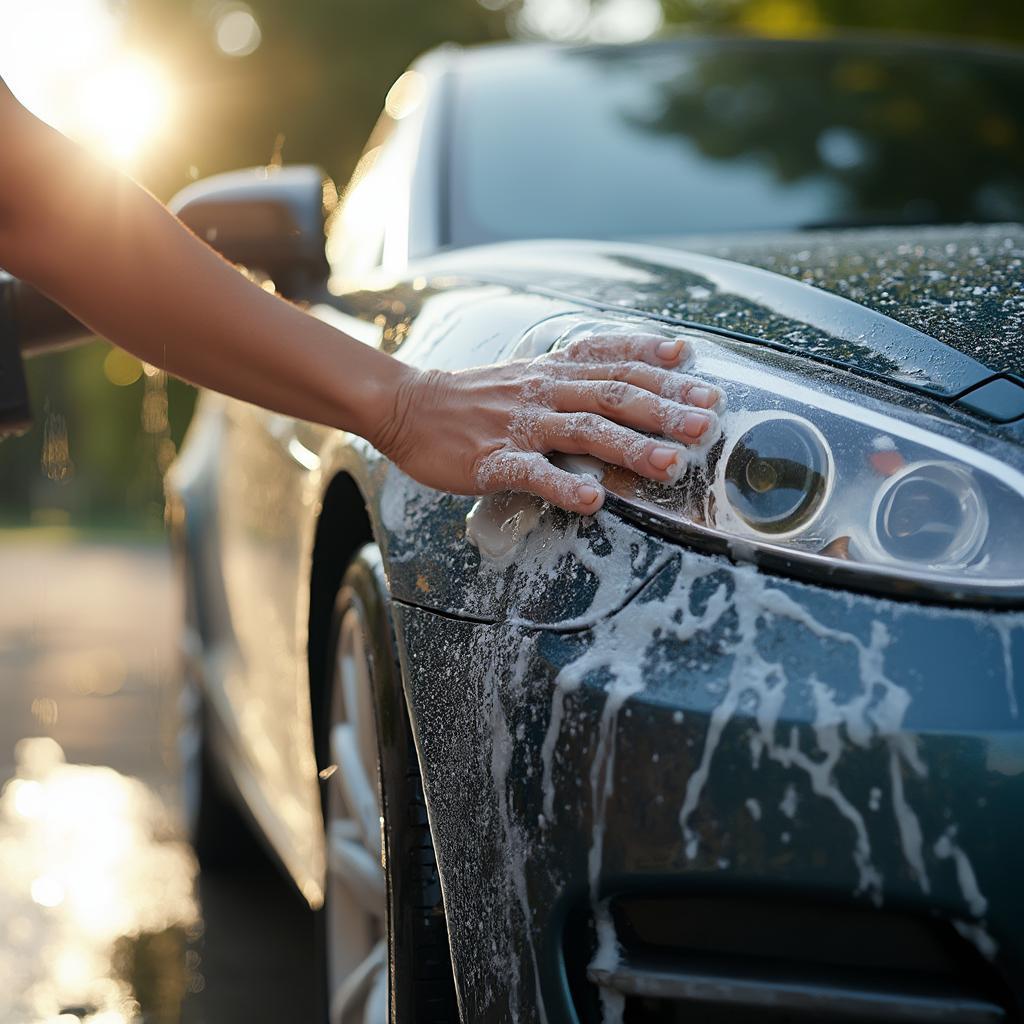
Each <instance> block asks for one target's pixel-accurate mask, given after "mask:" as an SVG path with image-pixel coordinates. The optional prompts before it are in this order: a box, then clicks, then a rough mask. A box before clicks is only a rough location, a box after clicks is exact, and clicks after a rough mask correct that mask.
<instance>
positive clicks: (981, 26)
mask: <svg viewBox="0 0 1024 1024" xmlns="http://www.w3.org/2000/svg"><path fill="white" fill-rule="evenodd" d="M661 4H662V9H663V11H664V14H665V20H666V22H668V23H669V24H685V25H688V26H692V27H699V28H740V29H746V30H748V31H752V32H757V33H760V34H765V35H779V36H794V35H816V34H819V33H821V32H826V31H828V30H829V29H831V28H862V29H880V30H884V31H893V32H913V33H925V34H937V35H952V36H958V37H961V38H971V39H982V40H987V41H989V42H996V43H1012V42H1021V41H1024V18H1022V17H1021V5H1020V0H986V3H984V4H977V3H965V2H964V0H898V2H895V3H894V2H891V0H661Z"/></svg>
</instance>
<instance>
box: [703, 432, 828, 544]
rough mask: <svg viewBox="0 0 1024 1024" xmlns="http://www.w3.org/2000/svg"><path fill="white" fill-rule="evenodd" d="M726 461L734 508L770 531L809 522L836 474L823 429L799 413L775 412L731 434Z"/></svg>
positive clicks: (729, 496)
mask: <svg viewBox="0 0 1024 1024" xmlns="http://www.w3.org/2000/svg"><path fill="white" fill-rule="evenodd" d="M720 461H721V462H722V463H723V464H724V467H725V468H724V469H723V471H722V480H723V484H724V492H725V497H726V500H727V502H728V508H729V509H730V510H731V511H732V512H733V513H735V514H736V515H737V516H739V518H740V519H741V520H742V521H743V522H744V523H746V524H747V525H748V526H749V527H750V528H751V529H753V530H757V531H759V532H761V533H766V534H775V535H783V534H789V533H792V532H793V531H796V530H800V529H802V528H803V527H805V526H807V524H808V523H810V522H811V520H812V519H813V518H814V516H815V514H816V513H817V512H818V510H819V509H820V508H821V506H822V504H823V502H824V499H825V495H826V494H827V492H828V489H829V484H830V483H831V480H832V475H833V474H832V467H831V453H830V452H829V449H828V446H827V444H826V443H825V440H824V438H822V436H821V435H820V434H819V433H818V431H817V430H816V429H815V428H814V427H813V426H811V424H810V423H808V422H807V421H806V420H801V419H799V418H797V417H796V416H788V415H779V414H772V413H769V414H768V415H767V416H765V417H764V418H762V419H760V420H759V422H755V423H753V424H751V425H750V426H747V427H746V429H744V430H743V433H742V434H740V435H739V437H737V438H735V439H733V438H726V441H725V449H724V451H723V452H722V455H721V458H720ZM722 518H723V519H725V518H726V517H725V516H724V515H723V516H722Z"/></svg>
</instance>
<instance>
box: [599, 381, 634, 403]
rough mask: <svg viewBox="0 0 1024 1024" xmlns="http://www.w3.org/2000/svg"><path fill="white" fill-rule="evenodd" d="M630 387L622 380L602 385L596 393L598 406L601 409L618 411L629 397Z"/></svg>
mask: <svg viewBox="0 0 1024 1024" xmlns="http://www.w3.org/2000/svg"><path fill="white" fill-rule="evenodd" d="M629 392H630V385H629V383H628V382H626V381H624V380H612V381H608V382H607V383H606V384H604V385H603V386H602V387H601V388H600V389H599V390H598V393H597V400H598V404H599V405H600V406H601V408H602V409H608V410H610V411H614V410H615V409H619V408H621V407H622V405H623V404H624V403H625V401H626V399H627V398H628V397H629Z"/></svg>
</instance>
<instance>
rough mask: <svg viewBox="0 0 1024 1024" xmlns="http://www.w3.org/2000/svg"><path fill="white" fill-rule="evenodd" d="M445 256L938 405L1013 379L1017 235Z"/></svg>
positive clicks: (1018, 320) (1022, 348)
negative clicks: (839, 369) (778, 351)
mask: <svg viewBox="0 0 1024 1024" xmlns="http://www.w3.org/2000/svg"><path fill="white" fill-rule="evenodd" d="M470 254H471V255H470ZM447 259H448V261H450V262H452V263H453V264H457V265H461V266H460V269H466V270H468V268H469V267H472V268H473V270H472V273H473V276H474V277H476V278H477V279H486V280H492V281H503V282H507V283H510V284H515V285H516V286H518V287H524V286H525V287H530V288H532V289H534V290H541V291H546V292H549V293H553V294H559V295H564V296H571V297H573V298H575V299H577V300H580V301H583V302H587V303H590V304H595V305H601V306H605V307H609V306H610V307H617V308H620V309H622V310H624V311H632V312H637V313H641V314H644V315H647V316H654V317H659V318H664V319H670V320H675V321H681V322H686V323H691V324H695V325H701V326H705V327H710V328H712V329H714V330H718V331H721V332H724V333H730V334H734V335H738V336H745V337H749V338H752V339H756V340H758V341H761V342H767V343H769V344H772V345H774V346H776V347H780V348H785V349H789V350H793V351H799V352H804V353H806V354H808V355H811V356H814V357H816V358H819V359H823V360H826V361H829V362H835V363H840V364H843V365H846V366H849V367H851V368H853V369H857V370H860V371H862V372H867V373H870V374H872V375H876V376H880V377H885V378H888V379H895V380H898V381H900V382H902V383H905V384H909V385H911V386H914V387H917V388H919V389H921V390H924V391H928V392H931V393H934V394H937V395H941V396H945V397H948V396H952V395H957V394H960V393H962V392H963V391H966V390H967V389H968V388H971V387H973V386H975V385H977V384H978V383H980V382H981V381H983V380H986V379H988V378H990V377H992V376H993V375H995V374H999V373H1004V374H1015V375H1020V376H1022V377H1024V270H1022V268H1024V227H1022V226H1020V225H996V226H985V227H977V226H966V227H957V228H914V229H906V228H904V229H884V230H883V229H872V230H843V231H835V232H828V233H825V232H820V231H815V232H802V233H790V234H784V235H773V236H764V235H759V236H756V237H751V236H747V237H746V238H704V239H699V238H689V239H681V240H678V241H673V242H671V243H666V241H665V240H659V241H658V243H657V244H636V243H613V242H579V241H569V242H564V241H531V242H515V243H505V244H500V245H494V246H488V247H486V248H480V249H476V250H464V251H463V252H462V253H451V254H450V255H449V257H448V258H447ZM453 269H454V266H453Z"/></svg>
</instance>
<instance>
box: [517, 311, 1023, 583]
mask: <svg viewBox="0 0 1024 1024" xmlns="http://www.w3.org/2000/svg"><path fill="white" fill-rule="evenodd" d="M558 321H562V322H561V323H559V322H558ZM624 329H625V330H632V329H635V330H641V329H642V330H643V331H644V332H645V333H650V332H651V331H652V330H654V331H655V332H659V333H661V332H664V333H667V334H668V335H669V336H671V337H683V338H685V340H686V341H687V343H688V344H689V346H690V348H691V350H692V352H693V356H694V358H693V361H692V362H691V363H690V364H689V365H688V366H687V367H686V370H685V372H686V373H688V374H691V375H693V376H696V377H699V378H701V379H702V380H704V381H707V382H708V383H711V384H714V385H716V386H717V387H718V388H719V389H720V390H721V391H722V392H723V393H724V394H725V395H726V398H727V408H726V409H725V410H724V411H723V412H722V414H721V419H722V432H721V435H720V436H719V437H718V439H717V440H715V441H714V442H713V443H712V444H711V445H710V447H708V448H706V449H705V450H703V451H700V452H696V453H694V454H693V456H692V459H691V462H690V464H689V466H688V467H687V469H686V471H685V472H684V474H683V475H682V476H681V478H680V480H679V482H678V483H677V484H675V485H671V486H668V485H664V484H658V483H654V482H651V481H649V480H645V479H643V478H642V477H639V476H637V475H636V474H634V473H631V472H629V471H627V470H623V469H621V468H618V467H611V466H603V465H601V464H600V463H596V462H594V461H593V460H591V465H590V467H589V470H588V471H591V472H596V473H597V474H598V475H600V477H601V480H602V483H603V484H604V486H605V488H606V489H607V491H608V500H607V507H608V508H609V509H611V510H613V511H616V512H618V513H620V514H622V515H623V516H626V517H628V518H631V519H633V520H635V521H637V522H639V523H641V524H643V525H645V526H647V527H649V528H651V529H654V530H657V531H659V532H662V533H664V534H666V535H670V536H673V537H678V538H680V539H682V540H685V541H687V542H689V543H690V544H692V545H694V546H697V547H700V548H701V549H703V550H711V551H718V552H722V553H726V554H730V555H731V556H733V557H734V558H738V559H743V560H750V561H755V562H757V563H759V564H762V565H764V566H765V567H767V568H771V569H774V570H776V571H782V572H785V573H788V574H790V575H795V576H800V577H803V578H806V579H811V580H813V581H816V582H824V583H837V584H842V585H846V586H851V587H856V588H858V589H871V590H876V591H877V590H881V591H885V592H890V593H891V592H898V593H903V594H907V595H912V596H916V597H932V598H933V599H949V598H953V599H956V600H974V601H978V602H991V601H1005V602H1020V601H1022V600H1024V543H1022V542H1021V529H1022V526H1024V473H1022V468H1024V451H1022V449H1021V447H1020V446H1019V445H1017V444H1014V443H1012V442H1010V441H1006V440H1004V439H1002V438H1000V437H999V436H997V435H996V434H995V433H994V432H992V431H986V430H980V429H978V427H977V425H976V421H974V420H971V419H970V418H969V417H968V416H966V415H965V414H962V413H960V412H958V411H956V410H953V409H951V408H949V407H947V406H944V405H942V404H941V403H939V402H937V401H932V400H930V399H927V398H923V397H922V396H920V395H918V394H913V393H910V392H907V391H905V390H901V389H899V388H896V387H891V386H889V385H886V384H881V383H876V382H874V381H870V380H865V379H863V378H861V377H859V376H856V375H854V374H852V373H847V372H844V371H841V370H836V369H833V368H830V367H825V366H822V365H819V364H817V363H815V362H812V361H809V360H807V359H806V358H800V357H795V356H792V355H789V354H786V353H781V352H777V351H775V350H772V349H767V348H764V347H761V346H758V345H755V344H751V343H748V342H740V341H733V340H731V339H726V338H721V337H718V336H715V335H713V334H710V333H706V332H702V331H698V330H690V329H675V328H668V327H665V326H663V325H660V324H652V323H651V322H650V321H644V322H639V321H632V320H629V319H626V318H623V319H621V320H620V319H617V318H614V317H608V318H595V317H589V318H588V317H586V316H585V315H580V316H573V317H559V318H555V319H554V320H552V321H547V322H545V323H544V324H541V325H538V327H537V328H535V329H534V332H535V334H534V337H532V338H531V336H530V335H527V337H526V338H524V339H523V342H524V344H523V345H521V346H520V351H522V352H523V354H526V353H528V352H529V351H534V352H536V351H538V348H548V347H551V345H552V343H554V345H555V347H558V346H560V345H561V344H564V343H566V342H567V341H568V340H570V339H571V338H572V337H576V336H578V334H579V333H580V332H581V331H601V332H604V333H609V332H611V331H616V332H618V333H621V332H622V331H623V330H624ZM570 461H572V460H570ZM575 465H576V467H577V468H584V467H581V465H580V462H579V460H575Z"/></svg>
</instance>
